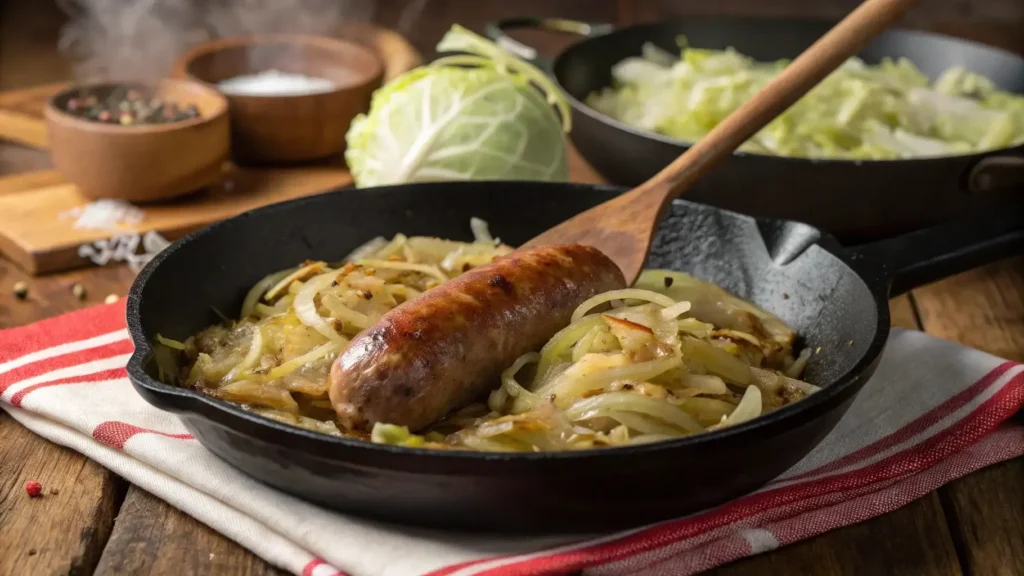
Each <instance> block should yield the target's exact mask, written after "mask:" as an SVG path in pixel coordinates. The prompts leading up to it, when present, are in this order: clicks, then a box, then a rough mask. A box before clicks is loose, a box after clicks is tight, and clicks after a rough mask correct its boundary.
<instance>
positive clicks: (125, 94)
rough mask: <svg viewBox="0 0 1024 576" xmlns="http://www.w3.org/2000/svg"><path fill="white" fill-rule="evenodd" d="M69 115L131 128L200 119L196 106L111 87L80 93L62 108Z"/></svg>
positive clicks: (138, 91) (139, 90)
mask: <svg viewBox="0 0 1024 576" xmlns="http://www.w3.org/2000/svg"><path fill="white" fill-rule="evenodd" d="M64 110H65V111H67V112H68V113H70V114H72V115H74V116H77V117H79V118H83V119H86V120H91V121H95V122H102V123H105V124H120V125H122V126H134V125H136V124H167V123H170V122H180V121H183V120H191V119H193V118H197V117H199V116H200V113H199V108H198V107H197V106H196V105H195V104H187V105H178V104H174V103H167V102H165V101H164V100H163V99H161V98H157V97H154V96H152V95H150V94H147V93H146V91H145V90H143V89H136V88H127V87H125V86H111V87H103V88H94V89H91V91H90V92H89V93H86V92H84V91H83V92H80V93H79V94H77V95H76V96H74V97H71V98H68V100H67V102H66V103H65V105H64Z"/></svg>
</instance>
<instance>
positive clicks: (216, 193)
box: [0, 164, 352, 274]
mask: <svg viewBox="0 0 1024 576" xmlns="http://www.w3.org/2000/svg"><path fill="white" fill-rule="evenodd" d="M226 182H230V183H231V186H230V187H228V186H222V187H217V188H212V189H210V190H207V191H205V192H201V193H199V194H197V195H193V196H189V197H186V198H183V199H180V200H176V201H172V202H164V203H160V204H152V205H147V206H144V207H141V208H142V209H143V212H144V219H143V221H142V222H140V223H139V224H136V225H125V226H122V227H119V228H118V229H117V230H105V229H92V228H75V227H74V226H73V220H71V219H69V218H67V217H64V216H63V215H64V214H65V213H66V212H68V211H70V210H72V209H74V208H79V207H82V206H85V205H86V204H87V203H88V202H89V201H88V199H86V198H85V197H83V196H82V195H81V194H80V193H79V191H78V188H77V187H75V186H74V185H72V184H66V183H63V184H56V185H51V186H44V187H41V188H33V189H30V190H23V191H20V192H14V193H10V194H5V195H2V196H0V251H2V252H3V253H4V255H5V256H6V257H7V258H8V259H10V260H11V261H13V262H15V263H16V264H18V265H19V266H20V267H22V268H23V269H25V270H27V271H29V272H30V273H32V274H42V273H47V272H54V271H59V270H67V269H70V268H76V267H80V266H89V265H92V262H91V261H89V260H88V259H87V258H83V257H81V256H80V255H79V253H78V248H79V246H81V245H84V244H92V243H93V242H96V241H98V240H103V239H107V238H110V237H112V236H117V235H120V234H127V233H136V234H145V233H146V232H149V231H156V232H159V233H160V234H161V235H163V236H164V237H165V238H167V239H168V240H174V239H177V238H180V237H181V236H184V235H185V234H188V233H189V232H191V231H193V230H196V229H198V228H201V227H203V226H206V225H208V224H212V223H213V222H217V221H219V220H223V219H224V218H228V217H231V216H234V215H236V214H241V213H242V212H246V211H249V210H252V209H254V208H259V207H261V206H266V205H268V204H273V203H277V202H283V201H285V200H291V199H294V198H301V197H304V196H310V195H313V194H319V193H321V192H325V191H327V190H330V189H332V188H340V187H345V186H349V185H351V183H352V176H351V174H349V172H348V170H347V169H345V168H344V167H343V166H341V165H340V164H339V165H321V166H309V167H303V168H291V169H237V170H235V171H233V172H232V173H231V174H230V175H228V176H227V177H226Z"/></svg>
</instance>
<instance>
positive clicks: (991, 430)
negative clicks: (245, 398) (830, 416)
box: [0, 303, 1024, 576]
mask: <svg viewBox="0 0 1024 576" xmlns="http://www.w3.org/2000/svg"><path fill="white" fill-rule="evenodd" d="M131 351H132V345H131V342H130V341H129V340H128V334H127V331H126V330H125V326H124V304H123V303H117V304H112V305H107V306H97V307H94V308H89V309H86V310H82V311H79V312H74V313H71V314H67V315H64V316H59V317H56V318H52V319H49V320H45V321H43V322H40V323H37V324H33V325H30V326H25V327H21V328H16V329H11V330H5V331H0V407H3V409H4V410H6V411H7V412H9V413H10V414H11V416H13V417H14V418H15V419H16V420H18V421H19V422H21V423H22V424H23V425H25V426H26V427H28V428H29V429H30V430H32V431H34V432H35V433H37V434H39V435H40V436H43V437H44V438H47V439H49V440H51V441H53V442H56V443H58V444H61V445H64V446H68V447H70V448H72V449H74V450H77V451H79V452H81V453H82V454H85V455H86V456H88V457H89V458H92V459H94V460H96V461H97V462H99V463H100V464H102V465H104V466H106V467H107V468H109V469H111V470H113V471H114V472H116V473H117V474H119V475H121V476H123V477H124V478H126V479H127V480H129V481H130V482H132V483H134V484H136V485H138V486H140V487H142V488H143V489H145V490H148V491H149V492H152V493H153V494H155V495H157V496H159V497H160V498H163V499H164V500H166V501H167V502H169V503H171V504H172V505H174V506H176V507H177V508H179V509H180V510H182V511H184V512H185V513H187V514H189V515H191V516H194V517H195V518H197V519H199V520H200V521H202V522H204V523H206V524H207V525H209V526H211V527H213V528H214V529H216V530H218V531H219V532H221V533H222V534H224V535H226V536H227V537H229V538H231V539H232V540H234V541H235V542H238V543H239V544H241V545H242V546H244V547H246V548H248V549H249V550H251V551H253V552H254V553H255V554H257V555H259V556H261V557H263V558H264V559H266V560H267V561H269V562H271V563H273V564H275V565H277V566H280V567H282V568H284V569H286V570H289V571H291V572H293V573H295V574H301V575H304V576H331V575H334V574H348V575H351V576H407V575H423V574H430V575H432V576H440V575H449V576H455V575H458V576H468V575H471V574H472V575H477V574H488V575H498V574H501V575H515V574H554V573H559V574H562V573H566V572H569V571H582V572H583V573H584V574H588V575H621V574H631V575H641V574H643V575H656V574H673V575H676V574H692V573H695V572H699V571H702V570H706V569H708V568H712V567H714V566H718V565H720V564H723V563H726V562H729V561H732V560H735V559H738V558H741V557H744V556H750V555H752V554H758V553H761V552H765V551H768V550H772V549H774V548H777V547H779V546H784V545H786V544H789V543H791V542H796V541H798V540H802V539H805V538H809V537H811V536H814V535H816V534H820V533H822V532H826V531H828V530H831V529H834V528H838V527H840V526H846V525H849V524H853V523H856V522H860V521H862V520H866V519H868V518H872V517H874V516H878V515H880V514H884V513H886V512H889V511H891V510H895V509H896V508H899V507H901V506H903V505H905V504H907V503H909V502H910V501H912V500H914V499H915V498H918V497H920V496H923V495H925V494H927V493H928V492H930V491H932V490H935V489H936V488H938V487H939V486H941V485H943V484H945V483H947V482H949V481H951V480H953V479H955V478H958V477H960V476H963V475H965V474H967V473H969V472H972V471H974V470H977V469H979V468H982V467H984V466H988V465H990V464H993V463H996V462H999V461H1002V460H1007V459H1010V458H1014V457H1017V456H1020V455H1022V454H1024V425H1022V424H1021V423H1020V421H1019V420H1017V421H1015V420H1008V418H1010V417H1011V416H1013V414H1014V413H1015V412H1017V410H1019V409H1020V408H1021V406H1022V405H1024V366H1021V365H1020V364H1016V363H1013V362H1007V361H1004V360H1001V359H999V358H996V357H993V356H991V355H989V354H985V353H983V352H979V351H977V350H971V349H968V348H964V347H962V346H959V345H957V344H953V343H950V342H946V341H943V340H938V339H936V338H933V337H930V336H927V335H925V334H922V333H920V332H912V331H903V330H897V331H895V332H894V333H893V335H892V337H891V339H890V342H889V345H888V347H887V349H886V352H885V354H884V356H883V358H882V362H881V365H880V366H879V368H878V371H877V372H876V374H875V376H874V377H873V378H872V379H871V381H870V382H869V383H868V384H867V385H866V386H865V388H864V389H863V391H862V392H861V394H860V395H859V396H858V397H857V400H856V401H855V403H854V404H853V406H852V407H851V408H850V410H849V411H848V412H847V414H846V416H845V417H844V418H843V420H842V421H841V422H840V423H839V425H838V426H837V427H836V429H835V430H834V431H833V432H832V433H831V434H830V435H829V436H828V437H827V438H826V439H825V440H824V441H823V442H822V443H821V444H820V445H819V446H818V447H817V448H816V449H815V450H814V451H813V452H811V453H810V454H809V455H808V456H807V457H806V458H804V460H803V461H801V462H800V463H799V464H797V465H796V466H794V467H793V469H791V470H789V471H788V472H786V473H785V474H784V475H783V476H782V477H780V478H779V479H777V480H776V481H774V482H773V483H771V484H770V485H769V486H766V487H765V488H763V489H762V490H760V491H758V492H756V493H754V494H751V495H749V496H746V497H744V498H741V499H739V500H736V501H734V502H731V503H729V504H725V505H723V506H720V507H718V508H715V509H712V510H709V511H706V512H702V513H699V514H695V515H692V516H689V517H686V518H680V519H677V520H672V521H668V522H663V523H660V524H656V525H653V526H646V527H641V528H637V529H635V530H630V531H627V532H622V533H617V534H608V535H602V536H600V537H592V536H591V537H585V538H584V537H580V536H569V535H567V536H565V537H561V538H551V537H547V538H528V537H527V538H524V537H502V536H497V535H466V534H451V533H445V532H441V531H430V530H424V529H415V528H407V527H402V526H395V525H388V524H383V523H379V522H375V521H371V520H365V519H361V518H357V517H353V516H347V515H344V514H339V513H337V512H332V511H329V510H325V509H322V508H320V507H317V506H314V505H312V504H309V503H306V502H304V501H302V500H299V499H297V498H294V497H292V496H288V495H285V494H282V493H280V492H277V491H275V490H273V489H271V488H268V487H266V486H264V485H262V484H260V483H259V482H256V481H255V480H252V479H250V478H248V477H247V476H245V475H243V474H242V473H240V472H238V471H237V470H235V469H234V468H231V467H230V466H228V465H227V464H225V463H223V462H222V461H220V460H219V459H217V458H216V457H215V456H213V455H212V454H211V453H209V452H207V451H206V449H204V448H203V447H202V446H201V445H200V444H199V443H198V442H197V441H196V440H195V439H193V438H192V436H191V435H189V434H188V432H187V431H186V430H185V428H184V426H182V424H181V422H180V421H179V420H178V418H177V417H175V416H173V415H171V414H169V413H166V412H162V411H160V410H158V409H156V408H154V407H152V406H150V405H149V404H147V403H146V402H145V401H143V400H142V398H140V397H139V396H138V395H137V394H136V393H135V391H134V389H133V388H132V386H131V384H130V383H129V382H128V378H127V376H126V374H125V371H124V366H125V363H126V362H127V360H128V356H129V355H130V353H131ZM44 492H45V491H44ZM44 497H45V496H44Z"/></svg>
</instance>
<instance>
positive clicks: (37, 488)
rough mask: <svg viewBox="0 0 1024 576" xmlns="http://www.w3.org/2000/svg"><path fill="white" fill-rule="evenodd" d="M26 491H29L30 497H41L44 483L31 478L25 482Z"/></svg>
mask: <svg viewBox="0 0 1024 576" xmlns="http://www.w3.org/2000/svg"><path fill="white" fill-rule="evenodd" d="M25 492H28V495H29V498H39V497H40V496H42V494H43V485H42V484H40V483H39V482H36V481H35V480H29V481H28V482H25Z"/></svg>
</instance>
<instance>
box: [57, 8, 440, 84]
mask: <svg viewBox="0 0 1024 576" xmlns="http://www.w3.org/2000/svg"><path fill="white" fill-rule="evenodd" d="M58 3H59V4H60V6H61V8H62V9H63V10H64V11H65V12H67V14H68V15H69V22H68V24H67V25H66V26H65V28H64V29H63V30H61V36H60V49H61V51H63V52H65V53H68V54H69V55H71V56H72V57H73V58H74V60H75V69H74V71H75V75H76V76H77V77H78V79H79V80H100V79H107V80H109V79H118V80H138V81H152V80H156V79H158V78H160V77H163V76H165V75H166V74H167V73H168V72H169V71H170V68H171V66H172V65H173V63H174V61H175V60H176V59H177V58H178V56H180V55H181V54H182V52H184V51H185V50H186V49H188V48H189V47H190V46H192V45H194V44H196V43H197V42H202V41H205V40H208V39H212V38H220V37H226V36H235V35H240V34H268V33H301V34H316V35H326V36H333V35H336V33H337V30H338V27H339V21H340V20H343V19H344V20H362V21H369V20H370V19H371V18H372V17H373V8H374V1H373V0H59V2H58ZM422 4H423V2H422V1H417V2H410V3H409V6H410V7H413V8H414V9H415V10H416V12H417V14H416V15H418V12H419V11H420V10H422V7H423V6H422ZM414 18H415V15H414V16H413V18H410V10H409V9H408V8H407V9H406V11H405V12H404V13H403V14H402V18H401V21H403V22H407V21H410V20H411V19H414Z"/></svg>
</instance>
